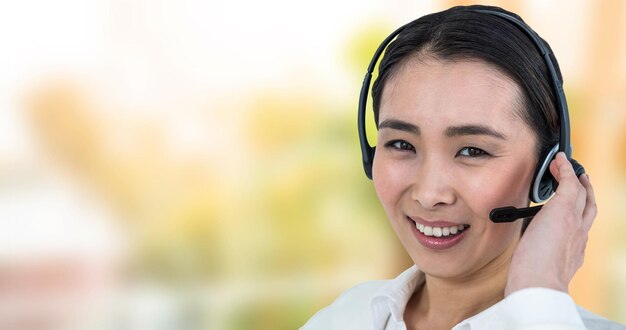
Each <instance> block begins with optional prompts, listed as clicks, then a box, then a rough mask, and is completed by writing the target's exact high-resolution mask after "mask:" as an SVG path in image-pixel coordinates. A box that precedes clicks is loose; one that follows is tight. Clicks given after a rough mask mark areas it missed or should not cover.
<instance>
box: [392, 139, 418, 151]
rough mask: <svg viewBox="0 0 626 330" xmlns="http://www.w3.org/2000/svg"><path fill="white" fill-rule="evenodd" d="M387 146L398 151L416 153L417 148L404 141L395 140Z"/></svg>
mask: <svg viewBox="0 0 626 330" xmlns="http://www.w3.org/2000/svg"><path fill="white" fill-rule="evenodd" d="M385 146H387V147H389V148H393V149H398V150H408V151H414V150H415V147H413V146H412V145H411V144H410V143H408V142H406V141H402V140H395V141H390V142H388V143H387V144H386V145H385Z"/></svg>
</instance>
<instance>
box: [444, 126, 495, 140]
mask: <svg viewBox="0 0 626 330" xmlns="http://www.w3.org/2000/svg"><path fill="white" fill-rule="evenodd" d="M463 135H487V136H493V137H495V138H498V139H500V140H506V136H505V135H504V134H502V133H500V132H498V131H496V130H495V129H493V128H491V127H488V126H483V125H463V126H450V127H448V128H446V136H449V137H453V136H463Z"/></svg>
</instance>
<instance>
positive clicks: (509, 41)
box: [372, 5, 559, 161]
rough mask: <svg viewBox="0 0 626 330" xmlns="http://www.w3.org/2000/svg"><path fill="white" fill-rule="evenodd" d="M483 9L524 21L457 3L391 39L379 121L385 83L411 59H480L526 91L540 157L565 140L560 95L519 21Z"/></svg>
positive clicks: (523, 113)
mask: <svg viewBox="0 0 626 330" xmlns="http://www.w3.org/2000/svg"><path fill="white" fill-rule="evenodd" d="M480 9H487V10H491V11H498V12H502V13H506V14H508V15H510V16H513V17H515V18H517V19H519V20H520V21H523V20H522V19H521V17H519V16H518V15H516V14H514V13H511V12H508V11H506V10H504V9H502V8H499V7H493V6H480V5H474V6H457V7H452V8H450V9H447V10H445V11H441V12H438V13H433V14H430V15H426V16H423V17H421V18H419V19H417V20H415V21H413V22H411V23H409V24H408V25H407V26H406V27H405V29H404V30H403V31H402V32H401V33H400V34H399V35H398V36H397V38H396V39H395V40H394V41H393V42H391V43H390V44H389V46H388V47H387V49H386V51H385V54H384V56H383V58H382V60H381V62H380V64H379V73H378V78H377V79H376V81H375V82H374V85H373V86H372V100H373V105H374V118H375V121H376V124H377V125H378V118H379V110H380V102H381V97H382V92H383V89H384V87H385V83H386V82H387V81H388V80H389V79H390V78H391V77H392V76H393V75H394V73H395V72H397V71H398V70H399V68H401V67H402V66H403V65H404V64H406V63H407V61H409V60H410V59H412V58H418V59H419V58H420V56H430V57H434V58H436V59H440V60H450V61H460V60H480V61H483V62H485V63H487V64H488V65H493V66H494V67H495V68H496V69H498V70H499V71H500V72H502V73H503V74H505V75H506V76H507V77H509V78H510V79H511V80H512V81H514V82H515V83H516V84H517V85H518V86H519V88H520V90H521V94H522V95H520V97H521V99H520V100H519V102H520V105H521V106H520V107H519V109H518V110H519V111H518V113H517V114H518V115H519V116H520V118H521V119H522V120H523V121H524V122H525V123H526V124H527V125H528V126H529V127H530V128H531V130H532V131H534V132H535V133H536V136H537V145H536V148H535V155H536V159H537V161H539V159H541V158H543V157H541V156H542V155H543V154H545V153H546V152H547V151H548V150H549V149H550V148H551V147H552V146H553V145H554V144H556V143H557V142H558V140H559V120H558V115H557V113H556V109H555V95H554V91H553V90H552V89H551V87H550V75H549V73H548V71H547V70H548V69H547V67H546V64H545V61H544V60H543V58H542V57H541V55H540V53H539V52H538V51H537V48H536V46H535V44H534V43H533V42H532V41H531V40H530V39H529V38H528V36H526V35H525V34H524V32H522V31H521V30H520V29H519V28H518V27H517V26H514V25H513V24H512V23H510V22H508V21H506V20H504V19H502V18H500V17H497V16H495V15H491V14H488V13H481V12H477V11H476V10H480ZM542 41H543V39H542ZM544 43H545V41H544ZM545 44H546V46H547V47H548V48H549V47H550V46H549V45H548V44H547V43H545ZM557 70H558V68H557Z"/></svg>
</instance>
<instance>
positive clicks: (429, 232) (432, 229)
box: [409, 218, 470, 237]
mask: <svg viewBox="0 0 626 330" xmlns="http://www.w3.org/2000/svg"><path fill="white" fill-rule="evenodd" d="M409 220H411V222H412V223H413V225H414V226H415V228H417V230H418V231H419V232H420V233H422V234H424V235H425V236H434V237H449V236H455V235H458V234H460V233H462V232H463V231H465V230H467V229H468V228H469V227H470V225H468V224H460V225H454V226H444V227H436V226H426V225H423V224H421V223H417V222H415V221H413V219H411V218H409Z"/></svg>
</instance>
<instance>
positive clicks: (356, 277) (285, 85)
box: [0, 0, 626, 330]
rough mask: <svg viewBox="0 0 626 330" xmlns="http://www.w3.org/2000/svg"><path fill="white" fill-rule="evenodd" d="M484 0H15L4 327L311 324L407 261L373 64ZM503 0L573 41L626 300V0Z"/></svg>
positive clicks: (1, 265) (1, 102) (5, 152)
mask: <svg viewBox="0 0 626 330" xmlns="http://www.w3.org/2000/svg"><path fill="white" fill-rule="evenodd" d="M468 3H469V2H466V1H435V0H430V1H408V0H394V1H383V0H366V1H357V0H346V1H331V0H321V1H315V2H299V1H286V0H266V1H246V2H239V1H201V0H184V1H180V0H178V1H174V0H156V1H153V0H59V1H42V0H39V1H37V0H24V1H13V2H7V3H4V4H3V6H2V10H0V40H1V43H2V49H3V50H2V52H0V85H1V88H0V90H1V92H0V328H2V329H133V330H134V329H157V330H158V329H295V328H298V327H299V326H301V325H302V324H303V323H304V322H306V320H307V319H308V318H309V317H310V316H312V315H313V314H314V313H315V312H316V311H317V310H319V309H320V308H322V307H323V306H326V305H328V304H329V303H330V302H332V300H333V299H334V298H335V297H336V296H337V295H338V294H339V293H340V292H342V291H344V290H345V289H347V288H349V287H351V286H353V285H355V284H356V283H359V282H362V281H366V280H371V279H383V278H391V277H395V276H396V275H397V274H399V273H400V272H401V271H402V270H404V269H405V268H407V267H409V266H410V264H411V261H410V259H409V258H408V257H407V255H406V254H405V252H404V251H403V249H402V247H401V245H400V244H399V242H398V241H397V240H396V237H395V234H394V233H393V231H392V230H391V228H390V227H389V226H388V223H387V220H386V218H385V215H384V213H383V211H382V209H381V207H380V206H379V204H378V202H377V199H376V197H375V193H374V190H373V187H372V184H371V182H369V181H368V180H367V179H366V178H365V176H364V175H363V173H362V169H361V161H360V154H359V149H358V140H357V134H356V105H357V101H358V100H357V97H358V92H359V89H360V86H361V80H362V77H363V74H364V73H365V68H366V66H367V63H368V61H369V59H370V57H371V55H372V53H373V51H374V49H375V48H376V47H377V46H378V44H379V42H380V41H381V40H382V39H383V38H384V37H385V36H387V35H388V34H389V33H390V32H391V31H392V30H394V29H395V28H396V27H398V26H400V25H401V24H404V23H406V22H408V21H410V20H413V19H415V18H417V17H419V16H421V15H424V14H427V13H430V12H434V11H439V10H443V9H445V8H448V7H450V6H453V5H457V4H468ZM490 4H495V5H500V6H503V7H504V8H506V9H509V10H511V11H514V12H516V13H518V14H520V15H521V16H522V17H523V18H524V19H525V20H526V21H527V22H528V23H529V24H530V25H531V26H532V27H533V28H534V29H535V30H536V31H537V32H539V34H541V35H542V36H543V37H544V38H545V39H546V40H548V41H549V42H550V44H551V46H552V48H553V49H554V51H555V53H556V55H557V57H558V59H559V62H560V64H561V68H562V71H563V74H564V79H565V88H566V92H567V95H568V100H569V104H570V112H571V117H572V118H571V120H572V129H573V134H572V135H573V144H574V146H575V150H574V155H575V157H576V158H577V159H578V160H580V161H581V163H583V164H585V167H586V168H587V171H588V173H590V177H591V179H592V182H593V183H594V186H595V190H596V195H597V202H598V204H599V215H598V218H597V220H596V222H595V225H594V227H593V229H592V231H591V234H590V239H589V244H588V247H587V252H586V253H587V254H586V260H585V265H584V266H583V268H582V269H581V270H580V271H579V272H578V274H577V275H576V278H575V280H574V282H573V283H572V285H571V293H572V295H573V296H574V298H575V299H576V301H577V302H578V303H579V304H580V305H582V306H583V307H586V308H587V309H589V310H591V311H593V312H595V313H598V314H600V315H603V316H606V317H609V318H612V319H614V320H618V321H620V322H626V281H625V280H624V279H625V278H626V240H624V239H623V236H624V235H623V234H622V233H623V231H624V230H625V229H626V221H624V219H626V208H625V207H624V204H623V203H624V200H625V199H624V198H625V197H626V131H625V130H624V128H625V127H626V113H625V112H624V104H625V101H626V100H625V98H626V96H625V95H626V62H625V61H623V59H624V58H626V2H624V1H619V0H605V1H591V0H576V1H540V0H534V1H513V0H509V1H492V2H490ZM373 142H374V141H373Z"/></svg>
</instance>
